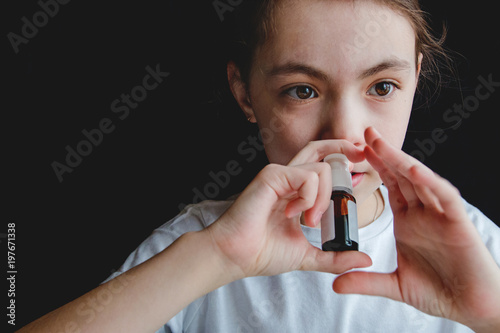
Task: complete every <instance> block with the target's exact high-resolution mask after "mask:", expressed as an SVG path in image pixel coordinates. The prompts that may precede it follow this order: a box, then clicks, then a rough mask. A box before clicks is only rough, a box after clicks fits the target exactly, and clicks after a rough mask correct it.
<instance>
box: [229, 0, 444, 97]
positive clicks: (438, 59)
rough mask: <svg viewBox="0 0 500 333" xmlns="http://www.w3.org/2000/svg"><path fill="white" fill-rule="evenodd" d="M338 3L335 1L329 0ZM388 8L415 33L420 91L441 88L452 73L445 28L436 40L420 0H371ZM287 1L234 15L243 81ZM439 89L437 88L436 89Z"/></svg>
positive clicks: (261, 0) (233, 56)
mask: <svg viewBox="0 0 500 333" xmlns="http://www.w3.org/2000/svg"><path fill="white" fill-rule="evenodd" d="M329 1H335V0H329ZM352 1H355V0H352ZM370 1H376V2H377V3H379V4H382V5H385V6H388V7H389V8H391V9H392V10H394V11H397V12H399V13H401V14H402V15H404V16H405V17H407V18H408V20H409V22H410V24H411V25H412V27H413V30H414V31H415V50H416V58H417V59H418V55H419V53H422V55H423V58H422V65H421V70H420V75H421V79H420V80H419V90H420V92H422V90H428V91H434V93H435V92H436V91H437V90H438V89H439V87H440V86H441V81H442V69H449V70H450V72H453V69H452V66H451V58H450V57H449V55H448V51H447V50H446V49H445V47H444V46H443V43H444V39H445V36H446V29H445V27H444V25H443V33H442V34H441V37H439V38H437V37H435V36H434V33H433V31H432V29H431V27H430V24H429V23H428V15H427V13H425V12H424V11H422V10H421V8H420V4H419V1H418V0H370ZM283 2H284V0H253V1H245V2H244V3H245V5H246V6H241V7H242V8H240V9H241V12H244V14H243V15H241V14H240V15H235V16H234V19H235V21H236V22H237V26H238V27H239V28H237V29H234V30H233V33H235V34H236V35H235V36H233V38H232V39H233V45H232V47H231V51H230V54H229V59H228V60H232V61H234V62H235V64H236V65H237V66H238V68H239V70H240V75H241V79H242V80H243V82H245V83H248V78H249V72H250V69H251V66H252V62H253V57H254V55H255V51H256V50H257V48H258V47H259V46H261V45H263V44H264V43H265V42H266V41H267V40H268V39H269V38H270V36H271V34H272V32H273V31H274V25H275V23H274V20H275V17H276V11H279V10H280V6H282V5H284V4H283ZM431 86H432V87H431ZM435 88H437V89H435Z"/></svg>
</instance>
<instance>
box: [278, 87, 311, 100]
mask: <svg viewBox="0 0 500 333" xmlns="http://www.w3.org/2000/svg"><path fill="white" fill-rule="evenodd" d="M285 93H286V94H287V95H289V96H290V97H292V98H295V99H302V100H304V99H311V98H315V97H318V94H317V93H316V91H314V89H313V88H311V87H309V86H295V87H292V88H290V89H288V90H286V91H285Z"/></svg>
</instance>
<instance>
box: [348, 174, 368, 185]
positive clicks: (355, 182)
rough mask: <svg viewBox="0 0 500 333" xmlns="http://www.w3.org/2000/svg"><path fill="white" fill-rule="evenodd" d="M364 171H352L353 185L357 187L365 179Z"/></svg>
mask: <svg viewBox="0 0 500 333" xmlns="http://www.w3.org/2000/svg"><path fill="white" fill-rule="evenodd" d="M364 175H365V173H364V172H351V179H352V187H356V186H357V185H358V184H359V183H361V181H362V180H363V176H364Z"/></svg>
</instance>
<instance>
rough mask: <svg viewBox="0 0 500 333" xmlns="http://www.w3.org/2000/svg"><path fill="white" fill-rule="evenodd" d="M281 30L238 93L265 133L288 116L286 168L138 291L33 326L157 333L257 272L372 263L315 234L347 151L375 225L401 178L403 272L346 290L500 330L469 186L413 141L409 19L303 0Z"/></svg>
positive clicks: (497, 275)
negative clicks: (410, 147) (321, 245)
mask: <svg viewBox="0 0 500 333" xmlns="http://www.w3.org/2000/svg"><path fill="white" fill-rule="evenodd" d="M387 15H389V16H387ZM353 17H355V18H356V19H353ZM381 17H383V18H384V20H386V21H383V22H387V18H388V17H389V20H390V26H391V27H393V28H392V29H389V28H388V27H387V28H386V29H383V30H382V33H380V34H375V35H374V36H371V39H370V43H368V44H367V45H364V48H363V50H362V52H358V53H348V52H345V51H342V49H341V48H339V47H334V46H339V45H347V44H348V43H350V42H351V41H352V40H353V38H354V37H355V34H356V33H357V31H359V29H363V28H364V27H365V26H366V24H368V23H369V22H371V21H373V20H377V18H381ZM299 18H300V19H299ZM380 22H381V23H380V24H381V25H382V24H383V22H382V21H380ZM394 27H397V29H394ZM276 31H277V33H275V34H273V36H271V37H270V41H272V42H269V43H266V44H265V45H263V46H262V47H261V48H259V50H258V51H257V53H256V57H255V61H254V64H253V66H252V70H251V75H250V78H249V82H248V83H245V82H242V81H241V79H240V76H239V71H238V68H237V67H236V66H235V65H234V63H229V64H228V79H229V82H230V86H231V88H232V91H233V94H234V96H235V98H236V100H237V101H238V103H239V104H240V106H241V108H242V110H243V111H244V112H245V113H246V115H247V116H248V117H250V120H251V121H255V122H257V123H258V125H259V127H260V128H261V129H263V128H277V126H276V124H278V123H279V124H281V125H282V126H280V127H279V130H276V131H275V133H274V137H273V139H272V140H269V141H268V142H266V143H265V148H266V153H267V155H268V158H269V160H270V162H271V163H272V164H270V165H269V166H267V167H265V168H264V169H263V170H262V171H261V172H260V173H259V174H258V175H257V176H256V178H255V179H254V180H253V181H252V182H251V183H250V184H249V185H248V186H247V188H246V189H245V190H244V191H243V192H242V193H241V195H240V196H239V197H238V199H237V200H236V201H235V202H234V204H233V205H232V206H231V207H230V208H229V209H228V211H227V212H226V213H225V214H224V215H222V216H221V217H220V218H219V219H218V220H217V221H216V222H214V223H213V224H212V225H211V226H210V227H209V228H207V229H205V230H203V231H200V232H190V233H187V234H185V235H183V236H181V237H180V238H179V239H178V240H177V241H175V242H174V243H173V244H172V245H171V246H169V247H168V248H167V249H165V250H164V251H162V252H160V253H159V254H158V255H156V256H154V257H153V258H151V259H150V260H148V261H146V262H145V263H143V264H141V265H139V266H137V267H135V268H133V269H132V270H130V271H128V272H126V273H124V274H123V277H122V278H123V279H125V281H127V287H126V288H123V289H120V292H116V293H113V297H112V299H111V301H110V302H109V303H108V304H106V306H104V307H103V308H102V309H101V311H100V312H99V313H97V314H96V316H95V317H92V318H90V317H89V316H83V315H82V314H81V309H83V308H84V307H85V305H86V304H89V302H92V300H93V299H95V297H96V295H99V293H102V292H104V291H105V290H112V291H115V290H118V289H116V286H112V285H110V283H112V282H108V283H106V284H103V285H101V286H99V287H98V288H96V289H94V290H92V291H90V292H89V293H87V294H85V295H83V296H81V297H80V298H78V299H76V300H74V301H73V302H71V303H68V304H66V305H65V306H63V307H61V308H59V309H57V310H55V311H53V312H51V313H49V314H48V315H46V316H44V317H42V318H40V319H38V320H37V321H35V322H33V323H31V324H29V325H28V326H26V327H25V328H23V329H21V330H20V331H19V332H31V331H33V332H35V331H36V332H59V331H61V332H64V331H68V332H69V331H72V330H73V331H75V330H76V329H80V330H81V332H95V331H120V332H150V331H154V330H156V329H158V328H159V327H161V326H162V325H163V324H164V323H166V322H167V321H168V320H169V319H170V318H172V317H173V316H174V315H175V314H176V313H178V312H179V311H180V310H181V309H183V308H184V307H185V306H187V305H188V304H189V303H190V302H192V301H193V300H195V299H196V298H198V297H200V296H201V295H204V294H206V293H208V292H210V291H212V290H214V289H216V288H218V287H220V286H223V285H225V284H227V283H229V282H231V281H235V280H238V279H241V278H244V277H248V276H256V275H275V274H279V273H284V272H288V271H292V270H314V271H322V272H330V273H335V274H340V273H343V272H346V271H347V270H350V269H352V268H357V267H368V266H370V265H371V260H370V258H369V257H368V256H367V255H366V254H364V253H361V252H342V253H334V252H323V251H321V250H320V249H318V248H315V247H314V246H312V245H311V244H310V243H309V242H308V241H307V239H306V238H305V237H304V235H303V233H302V230H301V226H300V215H301V213H303V223H305V224H306V225H307V226H309V227H318V222H319V219H320V217H321V214H322V213H323V212H324V210H325V209H326V208H327V206H328V202H329V196H330V190H331V176H330V172H329V166H328V165H327V164H326V163H323V162H321V161H322V159H323V158H324V157H325V156H326V155H327V154H331V153H338V152H341V153H344V154H345V155H346V156H347V157H348V159H349V160H350V161H351V163H352V165H351V168H352V171H353V172H355V173H356V174H358V175H357V176H354V177H353V179H354V178H356V179H357V180H356V186H355V188H354V195H355V196H356V198H357V200H358V209H359V215H360V225H361V226H366V225H368V224H369V223H371V222H372V221H373V218H374V217H376V216H377V215H379V214H380V210H381V209H380V207H378V208H377V200H381V197H380V196H379V194H378V191H377V188H378V187H379V186H380V184H381V182H382V181H383V182H384V184H385V185H386V186H387V188H388V191H389V199H390V204H391V208H392V210H393V213H394V234H395V237H396V246H397V251H398V256H397V259H398V268H397V270H396V271H395V272H393V273H390V274H380V273H368V272H349V273H346V274H343V275H341V276H340V277H338V278H337V279H336V280H335V281H334V284H333V289H334V290H335V291H336V292H338V293H358V294H368V295H380V296H384V297H389V298H392V299H394V300H397V301H401V302H406V303H408V304H410V305H412V306H414V307H416V308H417V309H419V310H421V311H423V312H426V313H429V314H432V315H435V316H442V317H446V318H449V319H452V320H455V321H458V322H461V323H463V324H465V325H467V326H469V327H471V328H472V329H473V330H475V331H476V332H498V331H500V283H499V282H498V281H500V268H499V267H498V266H497V264H496V263H495V261H494V260H493V258H492V256H491V255H490V253H489V252H488V250H487V249H486V247H485V246H484V244H483V243H482V242H481V239H480V237H479V234H478V233H477V231H476V230H475V228H474V226H473V224H472V222H471V221H470V220H469V219H468V217H467V215H466V212H465V209H464V207H463V205H462V202H461V199H460V195H459V193H458V191H457V190H456V189H455V188H454V187H453V186H452V185H451V184H450V183H449V182H447V181H446V180H445V179H443V178H441V177H440V176H438V175H436V174H435V173H434V172H432V171H431V170H429V169H428V168H427V167H425V166H424V165H422V164H421V163H419V162H418V161H416V160H415V159H413V158H411V157H410V156H408V155H406V154H405V153H404V152H402V151H401V150H400V148H401V145H402V143H403V139H404V136H405V132H406V126H407V123H408V119H409V115H410V112H411V104H412V100H413V95H414V93H415V89H416V85H417V82H418V76H419V70H420V63H421V56H418V55H417V54H416V52H415V36H414V33H413V30H412V28H411V26H410V24H409V22H408V21H407V20H406V18H404V17H403V16H401V15H398V14H397V13H395V12H393V11H391V10H390V9H387V8H385V7H382V6H380V5H375V4H371V3H369V2H359V3H358V2H357V5H356V6H353V5H352V4H348V3H343V2H326V1H311V2H308V1H301V2H299V3H297V4H294V5H290V6H287V7H286V8H284V9H283V11H282V12H280V14H279V15H278V16H277V18H276ZM312 36H314V38H311V37H312ZM289 50H294V51H293V52H289ZM344 50H345V49H344ZM381 133H382V134H381ZM377 196H378V197H377ZM199 249H203V251H199ZM325 292H327V291H325Z"/></svg>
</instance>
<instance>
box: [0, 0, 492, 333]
mask: <svg viewBox="0 0 500 333" xmlns="http://www.w3.org/2000/svg"><path fill="white" fill-rule="evenodd" d="M439 3H440V4H439V5H437V4H435V3H433V2H431V1H425V2H424V4H425V9H427V10H428V11H429V12H431V14H432V18H433V25H434V26H435V27H436V29H437V30H439V29H440V28H441V22H442V20H443V19H444V20H445V21H446V22H447V25H448V29H449V34H448V39H447V44H446V45H447V46H448V47H449V48H451V49H452V50H454V51H456V52H458V53H459V54H461V56H460V57H458V60H457V63H456V65H457V68H458V73H459V77H460V87H461V93H460V91H459V90H457V89H456V88H446V87H444V88H443V89H442V91H441V95H440V96H441V97H439V98H438V99H437V101H435V103H434V104H433V105H431V106H430V107H428V108H424V109H419V110H417V111H415V116H414V117H413V119H412V121H411V124H410V132H409V134H408V137H407V142H406V144H405V147H404V149H405V150H406V151H408V152H411V151H413V150H414V149H416V147H415V144H414V141H415V140H416V139H419V140H424V139H426V138H429V137H430V132H431V131H432V130H433V129H434V128H436V127H443V128H444V127H449V126H450V124H449V123H445V122H443V121H442V115H443V112H444V111H445V110H447V109H449V108H451V107H453V105H454V104H461V103H462V98H464V97H467V96H469V95H474V89H475V87H476V86H477V85H478V84H479V83H480V82H479V81H478V76H480V75H481V76H483V77H485V78H487V77H488V75H492V78H493V80H494V81H500V70H499V66H498V64H497V62H498V59H500V52H499V45H498V44H499V42H498V38H497V36H498V19H497V14H495V12H496V10H495V9H494V7H493V3H491V2H486V1H475V2H474V3H471V4H467V6H463V5H459V4H457V3H456V2H454V1H440V2H439ZM4 7H8V8H4V9H3V10H2V12H3V13H2V14H3V15H4V16H6V17H5V18H4V19H2V21H3V22H6V24H5V26H4V27H3V28H4V36H5V37H4V38H3V43H2V47H3V49H2V53H3V54H5V55H6V56H7V57H6V58H7V59H5V57H2V58H3V59H5V60H4V61H3V63H4V65H5V66H4V67H5V72H6V74H7V75H5V76H4V75H2V76H3V77H5V78H6V82H5V83H4V88H3V93H2V101H3V103H2V115H3V116H5V117H6V118H5V120H4V121H3V122H2V136H3V140H2V143H3V149H2V151H3V152H4V154H3V159H2V170H3V172H2V174H3V182H2V184H6V185H7V186H2V190H3V191H2V192H3V198H4V199H3V200H2V201H3V204H2V207H3V208H2V209H1V212H2V226H1V229H0V233H2V234H3V235H4V236H5V234H6V233H7V224H8V223H10V222H15V223H16V268H17V271H18V274H17V280H16V323H17V325H16V328H20V327H21V326H22V325H24V324H26V323H28V322H30V321H32V320H34V319H36V318H37V317H39V316H41V315H43V314H45V313H47V312H49V311H51V310H53V309H55V308H57V307H59V306H61V305H63V304H65V303H67V302H69V301H71V300H72V299H74V298H76V297H78V296H80V295H82V294H83V293H85V292H87V291H89V290H91V289H93V288H94V287H96V286H97V285H98V284H99V283H100V282H102V281H103V280H104V279H106V278H107V277H108V276H109V275H110V274H111V273H112V271H113V270H116V269H118V268H119V267H120V265H121V264H122V263H123V261H124V260H125V258H126V257H127V256H128V254H129V253H130V252H132V251H133V250H134V249H135V248H136V247H137V246H138V245H139V244H140V242H141V241H142V240H144V239H145V238H146V237H147V236H148V235H149V234H150V233H151V232H152V230H153V229H154V228H156V227H158V226H160V225H161V224H163V223H164V222H165V221H167V220H169V219H171V218H172V217H173V216H175V215H176V214H177V213H178V212H179V206H180V205H182V204H188V203H190V202H192V200H193V197H194V192H193V189H194V188H198V189H199V190H201V191H203V186H204V185H205V184H207V183H209V182H211V181H212V179H211V178H210V176H209V172H210V171H213V172H218V171H220V170H224V169H225V167H226V163H227V162H228V161H230V160H235V161H237V162H238V163H239V165H240V167H241V168H242V170H243V172H242V173H241V174H239V175H237V176H234V177H231V181H230V183H229V185H228V186H226V187H225V188H220V193H219V194H218V196H217V197H216V198H217V199H221V198H225V197H227V196H229V195H231V194H233V193H236V192H238V191H241V189H242V188H244V186H245V184H247V183H248V182H249V181H250V180H251V179H252V178H253V176H254V175H255V174H256V173H257V172H258V170H260V169H261V168H262V166H263V165H264V164H265V163H266V159H265V156H264V154H263V153H261V154H260V155H259V156H258V158H256V159H253V160H252V161H250V162H249V161H247V160H246V159H247V158H248V156H242V155H241V154H239V153H238V150H237V147H238V145H239V144H240V143H242V142H244V141H245V140H247V138H248V136H249V135H251V136H255V135H256V128H255V125H251V124H248V123H247V122H246V121H245V119H244V117H243V115H242V113H241V111H239V110H238V108H237V107H235V105H234V102H232V101H229V102H226V103H223V104H220V103H218V102H217V98H214V95H216V94H214V82H216V81H217V77H215V78H214V75H213V73H219V76H220V74H222V77H223V76H224V70H225V69H224V66H223V65H222V66H221V61H220V60H221V56H220V54H221V53H223V48H222V46H221V43H220V39H221V36H222V35H223V29H224V25H223V23H221V20H220V19H219V17H218V15H217V13H216V11H215V9H214V8H213V6H212V0H206V1H197V2H192V1H183V2H182V3H181V1H176V2H171V1H163V2H161V3H159V2H155V1H141V2H140V3H139V2H114V3H113V4H110V3H109V2H107V4H103V3H101V2H88V1H85V2H83V1H71V2H69V3H68V4H66V5H60V8H59V12H58V13H57V14H56V15H55V16H54V17H53V18H50V19H49V21H48V23H47V24H46V25H45V26H43V27H41V28H39V31H38V33H37V35H36V36H35V37H33V38H32V39H30V40H29V42H28V43H27V44H22V45H20V46H19V53H17V54H15V53H14V51H13V48H12V46H11V45H10V42H9V40H8V39H7V34H8V33H9V32H14V33H17V34H20V33H21V27H22V25H23V22H22V21H21V18H22V17H23V16H26V17H27V18H28V19H29V20H30V21H32V16H33V14H35V13H36V12H38V11H40V10H41V9H40V6H39V5H38V4H37V2H35V1H23V2H20V1H18V2H16V4H15V5H14V4H13V2H10V3H9V4H8V5H7V4H4ZM232 14H233V13H232V12H225V13H224V16H225V17H229V16H230V15H232ZM157 64H159V66H160V69H161V71H163V72H169V73H170V75H169V77H167V78H165V79H164V81H163V82H162V83H161V84H160V85H159V86H158V87H157V88H156V89H155V90H153V91H150V92H148V95H147V98H146V99H145V100H144V101H143V102H141V103H139V105H138V107H137V108H135V109H133V110H131V112H130V115H129V116H128V117H127V118H125V119H124V120H120V119H119V118H118V116H119V114H115V113H113V112H112V111H111V108H110V105H111V103H112V101H113V100H115V99H117V98H120V95H121V94H130V91H131V89H132V88H133V87H135V86H137V85H139V84H141V83H142V79H143V77H144V76H145V75H146V74H147V72H146V70H145V68H146V66H150V67H152V68H155V67H156V65H157ZM453 86H454V87H456V86H458V84H457V82H455V83H454V84H453ZM499 90H500V89H499ZM499 105H500V91H496V92H495V93H493V94H491V96H490V97H489V98H488V99H487V100H485V101H482V102H481V103H480V106H479V108H478V109H477V111H475V112H474V113H472V114H471V115H470V117H469V118H467V119H464V120H463V122H462V123H461V124H460V126H459V127H458V129H456V130H455V129H447V130H446V134H447V136H448V139H447V140H446V141H445V142H443V143H440V144H437V145H436V147H435V152H434V153H432V154H431V155H430V156H426V159H425V163H426V164H427V165H429V166H430V167H431V168H432V169H433V170H434V171H436V172H438V173H439V174H441V175H442V176H444V177H445V178H447V179H449V180H450V181H451V182H452V183H453V184H454V185H455V186H457V187H458V188H459V189H460V191H461V193H462V195H463V197H464V198H465V199H467V200H468V201H469V202H471V203H472V204H474V205H476V206H477V207H479V208H480V209H481V210H482V211H483V212H484V213H485V214H486V215H487V216H489V217H490V218H491V219H492V220H494V221H496V222H497V223H498V222H499V221H500V212H499V211H498V204H497V201H498V194H497V188H498V182H499V177H498V172H497V165H498V147H497V144H498V142H499V139H500V134H499V132H500V131H499V129H498V128H499V126H498V119H499V113H498V111H499ZM103 118H109V119H111V120H112V122H113V125H114V126H115V129H114V131H113V132H112V133H109V134H106V135H104V138H103V141H102V143H101V144H100V145H99V146H97V147H94V149H93V151H92V153H91V154H90V155H89V156H87V157H84V158H83V161H82V162H81V164H80V165H79V166H78V167H76V168H74V171H73V172H72V173H66V174H64V176H63V179H64V180H63V182H59V181H58V179H57V177H56V175H55V173H54V171H53V169H52V167H51V163H52V162H53V161H59V162H61V163H64V159H65V157H66V150H65V146H66V145H69V146H71V147H73V148H75V147H76V145H77V144H78V142H79V141H81V140H83V139H85V138H84V136H83V134H82V133H81V131H82V130H84V129H86V130H91V129H94V128H97V127H98V124H99V121H100V120H101V119H103ZM4 236H3V238H2V239H0V240H1V241H2V243H1V244H2V251H3V252H2V253H4V255H2V256H1V258H3V259H2V260H4V261H3V263H2V264H1V267H3V269H4V270H5V271H7V268H6V264H7V258H6V252H7V250H6V246H5V245H6V240H5V238H4ZM2 285H4V286H5V287H4V288H5V289H4V290H3V291H0V294H1V295H2V300H3V301H2V308H3V309H5V307H6V306H7V305H8V303H7V302H8V298H7V296H6V293H7V290H8V286H7V285H6V284H5V283H4V284H2ZM4 311H5V313H6V312H7V311H6V310H4ZM1 318H3V319H2V324H4V322H6V321H7V319H8V318H7V317H6V316H5V315H4V314H2V316H1ZM11 330H12V327H9V331H11Z"/></svg>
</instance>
